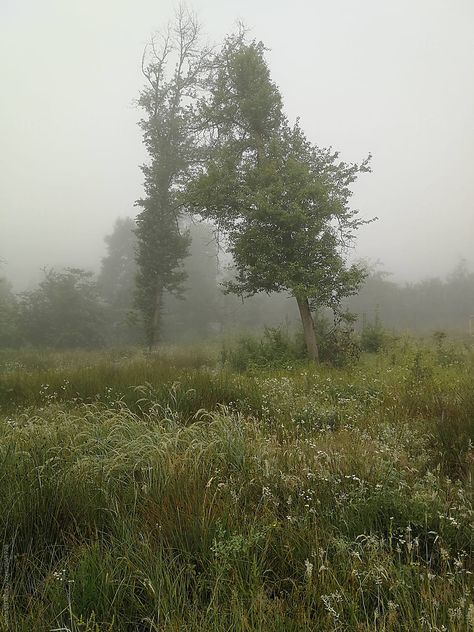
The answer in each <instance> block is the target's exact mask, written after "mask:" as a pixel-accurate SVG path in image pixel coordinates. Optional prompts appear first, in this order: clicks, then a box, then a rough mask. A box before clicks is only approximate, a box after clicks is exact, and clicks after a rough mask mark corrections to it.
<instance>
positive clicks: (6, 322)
mask: <svg viewBox="0 0 474 632" xmlns="http://www.w3.org/2000/svg"><path fill="white" fill-rule="evenodd" d="M19 342H20V331H19V327H18V301H17V299H16V297H15V295H14V294H13V292H12V290H11V287H10V284H9V283H8V282H7V280H6V279H3V278H0V348H2V347H3V348H5V347H16V346H17V345H18V344H19Z"/></svg>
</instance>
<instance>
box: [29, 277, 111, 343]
mask: <svg viewBox="0 0 474 632" xmlns="http://www.w3.org/2000/svg"><path fill="white" fill-rule="evenodd" d="M20 321H21V325H22V329H23V332H24V337H25V339H26V340H27V341H28V342H29V343H31V344H33V345H37V346H44V347H56V348H73V347H86V348H87V347H89V348H91V347H98V346H101V345H103V344H104V342H105V323H106V321H105V312H104V306H103V304H102V303H101V301H100V299H99V294H98V291H97V284H96V282H95V281H94V279H93V275H92V273H91V272H86V271H84V270H81V269H77V268H66V269H65V270H63V271H56V270H47V271H45V276H44V279H43V281H41V283H40V284H39V287H38V288H37V289H36V290H33V291H30V292H24V293H23V294H22V295H21V301H20Z"/></svg>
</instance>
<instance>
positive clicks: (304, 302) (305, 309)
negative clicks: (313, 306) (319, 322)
mask: <svg viewBox="0 0 474 632" xmlns="http://www.w3.org/2000/svg"><path fill="white" fill-rule="evenodd" d="M296 301H297V303H298V307H299V310H300V316H301V322H302V323H303V333H304V341H305V343H306V351H307V353H308V358H309V359H310V360H312V361H313V362H319V349H318V343H317V342H316V331H315V329H314V320H313V316H312V314H311V310H310V308H309V302H308V299H307V297H306V296H304V297H296Z"/></svg>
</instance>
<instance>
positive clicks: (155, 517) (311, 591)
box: [0, 334, 474, 632]
mask: <svg viewBox="0 0 474 632" xmlns="http://www.w3.org/2000/svg"><path fill="white" fill-rule="evenodd" d="M278 338H279V335H278V334H275V335H274V339H276V340H278ZM393 344H394V347H393V349H392V351H391V353H392V354H394V360H393V358H392V355H389V354H388V353H387V352H386V350H383V351H382V352H380V353H379V354H372V355H368V354H367V355H365V356H364V357H363V359H362V360H361V363H360V365H356V366H352V367H350V368H338V369H335V368H329V367H324V366H318V367H316V366H314V365H311V364H306V365H297V366H295V367H294V368H293V369H285V370H281V369H279V370H265V369H260V370H258V371H255V373H254V375H252V376H236V375H232V374H229V373H221V372H219V371H218V370H216V369H217V365H216V358H215V357H211V356H207V357H206V355H205V354H204V355H202V356H201V358H200V363H199V364H197V365H195V364H194V362H195V358H196V354H195V353H194V352H192V350H189V351H188V352H186V351H185V350H181V351H180V352H179V353H178V352H174V353H170V354H169V355H168V357H167V358H165V357H162V358H161V359H160V360H159V361H158V360H157V358H156V356H154V355H150V356H146V357H145V356H143V354H141V355H137V356H136V357H130V356H129V357H124V355H123V352H122V354H118V353H117V352H114V353H112V352H104V355H103V357H102V358H101V357H100V356H99V354H97V353H86V352H80V353H76V354H72V353H65V354H63V355H62V356H61V355H60V354H57V353H49V354H45V353H43V354H41V355H39V356H38V357H37V360H36V365H35V359H34V356H33V355H32V353H31V352H26V351H25V352H23V353H21V354H19V355H18V356H17V363H18V364H19V363H21V362H23V363H24V365H25V366H24V367H18V366H17V367H15V366H13V365H14V356H13V355H12V352H6V351H4V352H3V353H2V354H1V355H0V360H1V368H2V374H1V378H0V379H1V381H2V382H3V383H4V384H7V383H8V384H10V386H11V385H12V382H11V381H10V382H9V380H11V379H12V377H13V376H16V379H17V380H18V381H19V380H20V379H23V380H24V381H25V382H27V381H28V380H30V388H32V387H33V383H34V382H35V380H36V383H39V382H40V380H41V379H42V378H44V377H46V374H45V373H44V372H45V371H48V373H47V377H48V379H51V381H52V380H53V379H54V375H56V378H55V379H56V380H57V384H59V383H63V384H64V380H65V379H69V380H70V381H71V382H74V389H75V390H76V391H78V392H81V393H82V395H83V396H84V395H85V394H86V389H89V391H88V392H89V394H91V393H93V389H94V384H96V387H97V394H100V393H101V391H100V389H101V387H102V385H103V384H105V383H108V385H109V387H110V388H111V389H112V390H113V391H114V392H115V396H114V395H113V394H110V398H109V399H108V400H107V401H105V400H104V401H103V402H102V403H101V401H100V400H96V403H94V404H91V403H85V402H84V401H83V402H80V401H73V400H72V399H69V398H66V397H64V398H61V397H57V398H53V399H50V400H48V399H43V401H42V403H41V404H40V403H39V402H36V403H35V405H34V406H31V404H33V403H34V402H33V400H32V399H30V400H29V401H26V400H25V401H24V402H23V404H29V405H30V407H29V408H24V407H19V406H18V407H17V408H16V409H13V410H11V411H10V412H8V413H5V412H4V413H2V414H0V459H1V462H2V481H3V484H2V485H1V486H0V502H1V503H2V506H3V507H4V508H5V510H4V511H3V512H1V514H0V539H1V541H2V562H1V563H2V576H1V581H2V604H1V606H0V628H1V626H3V628H4V629H5V630H7V629H14V630H18V631H19V632H26V631H27V630H42V629H48V630H50V629H57V628H67V629H70V630H75V631H76V632H77V631H84V632H98V631H99V630H100V631H102V630H107V631H110V632H111V631H112V630H113V631H114V632H116V631H118V632H128V631H129V630H140V629H146V630H156V631H158V630H160V631H165V632H171V631H175V630H193V631H195V632H198V630H217V631H221V630H222V631H224V630H229V629H232V630H234V629H235V630H244V629H247V630H262V632H263V631H264V630H276V631H278V632H286V631H287V630H292V631H294V632H297V631H299V630H314V629H317V630H345V629H347V630H352V629H354V630H361V631H365V632H369V631H370V632H371V631H372V630H374V629H377V630H387V631H389V630H391V631H395V630H400V631H401V630H423V629H429V626H431V628H432V629H439V630H441V629H443V627H444V629H446V630H447V631H448V632H459V631H461V632H470V629H471V627H472V625H471V623H472V617H473V615H474V603H473V601H472V592H471V589H472V576H471V573H472V571H473V567H472V559H473V557H472V555H473V539H472V520H473V517H474V514H473V511H474V509H473V506H472V494H471V490H470V480H471V473H470V470H469V464H471V465H472V448H470V447H469V441H468V440H467V438H464V439H463V440H462V442H461V441H457V439H456V440H452V441H450V442H449V443H444V442H443V441H444V439H443V440H442V439H441V437H440V436H439V434H438V432H439V431H440V430H441V427H442V426H441V425H442V424H444V430H443V432H444V436H445V438H446V439H447V438H448V437H449V436H452V437H453V436H455V437H458V438H459V437H461V435H462V436H464V434H463V433H464V431H461V426H464V425H465V424H467V423H468V419H469V416H471V419H472V418H473V413H474V400H473V398H472V393H473V392H474V388H473V386H474V384H473V377H472V371H471V366H472V364H471V363H472V358H471V357H470V356H465V357H464V360H463V362H462V363H458V364H456V365H452V366H440V365H439V364H438V363H437V360H436V353H435V350H434V349H433V348H432V347H429V346H426V345H423V344H421V343H419V342H417V343H416V344H415V343H414V342H413V341H406V340H405V341H399V342H396V343H393ZM106 354H108V355H106ZM417 355H419V356H420V357H419V360H418V361H417V362H418V363H422V364H423V365H425V366H431V367H432V371H431V374H430V375H428V374H425V375H424V377H423V378H422V379H414V377H413V376H412V375H411V369H410V367H411V366H412V365H413V362H414V358H416V356H417ZM105 359H107V362H104V360H105ZM153 362H155V363H156V364H155V366H154V367H153V366H152V368H151V369H150V364H152V365H153ZM107 365H108V367H109V368H108V373H107ZM35 366H36V367H37V368H35ZM26 367H28V368H27V371H26V370H25V368H26ZM38 367H42V368H38ZM191 369H192V370H191ZM80 370H82V375H83V377H82V382H80V379H79V376H80V374H81V371H80ZM147 370H148V371H149V372H148V373H146V371H147ZM140 372H141V373H140ZM153 372H154V376H153ZM180 374H181V375H183V374H184V379H183V384H182V385H177V384H175V385H174V386H173V384H170V382H172V381H174V379H175V378H176V377H177V376H178V375H180ZM101 375H104V377H103V378H102V379H103V382H100V379H101V377H100V376H101ZM86 376H87V378H88V379H87V380H86V379H85V378H86ZM134 376H135V378H134ZM145 378H150V379H151V380H152V381H153V383H151V382H150V383H149V384H145V383H143V382H142V385H141V386H139V387H138V388H135V394H136V397H138V398H141V399H142V401H145V400H149V401H152V400H153V398H154V397H155V394H156V392H157V391H158V389H159V386H160V384H162V385H163V389H164V384H165V383H167V387H166V388H167V389H168V399H167V400H165V399H161V400H156V399H155V400H154V402H155V404H154V405H151V406H150V405H149V404H147V405H146V406H145V407H144V408H143V409H142V410H141V412H139V414H137V413H136V412H133V410H132V407H133V406H135V404H136V401H135V404H133V402H132V400H131V399H130V400H129V401H124V400H123V399H122V397H121V395H120V393H121V392H122V390H123V386H124V385H125V384H126V383H130V382H131V381H132V380H133V379H136V380H137V381H139V380H140V379H142V380H143V379H145ZM190 380H194V383H193V386H192V387H191V381H190ZM219 383H220V386H218V385H219ZM57 384H55V385H54V388H55V389H56V388H57ZM232 384H233V387H232V388H233V389H234V393H233V395H232V398H233V399H232V400H231V399H227V397H230V396H231V388H230V387H231V385H232ZM238 384H240V388H241V389H242V390H241V396H240V399H239V397H237V388H236V385H238ZM225 389H228V390H227V394H226V390H225ZM193 390H194V391H196V394H194V393H193ZM244 391H245V398H246V399H247V401H246V402H244V399H245V398H242V394H243V393H244ZM32 392H33V390H32V391H31V393H32ZM163 392H164V390H163ZM252 392H253V393H254V395H253V396H251V395H250V393H252ZM252 397H253V399H252ZM117 398H118V399H117ZM194 398H195V399H194ZM193 399H194V405H197V403H198V400H199V402H200V405H201V406H202V407H204V408H207V410H208V411H213V412H205V411H203V410H201V411H200V412H199V413H198V414H194V418H193V417H192V416H191V417H190V415H189V413H190V401H193ZM19 403H20V402H18V404H19ZM222 404H227V407H223V406H222ZM136 410H138V409H136ZM196 412H198V411H196ZM458 421H459V423H460V425H459V432H458V431H457V430H456V432H455V433H452V434H450V433H451V430H452V429H453V426H454V424H455V423H457V422H458ZM437 424H440V427H439V429H438V428H437ZM466 427H467V426H466ZM455 455H456V457H455ZM453 465H454V467H453ZM460 466H461V467H460ZM447 474H448V475H449V478H448V477H447V476H446V475H447Z"/></svg>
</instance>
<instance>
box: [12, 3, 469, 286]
mask: <svg viewBox="0 0 474 632" xmlns="http://www.w3.org/2000/svg"><path fill="white" fill-rule="evenodd" d="M175 6H176V3H175V2H171V1H169V0H153V1H152V0H0V80H1V99H0V257H1V258H2V259H4V260H5V262H6V263H5V264H4V266H3V273H4V274H6V275H7V276H8V277H9V278H10V279H12V280H14V281H15V283H16V286H17V288H19V289H22V288H24V287H26V286H28V284H29V283H32V282H33V281H34V280H36V279H37V278H38V275H39V270H40V268H41V267H43V266H45V265H46V266H51V265H71V266H81V267H89V268H90V267H98V265H99V263H100V258H101V256H103V254H104V243H103V237H104V235H105V234H107V233H110V231H111V230H112V227H113V224H114V221H115V218H116V217H118V216H125V215H134V214H135V212H136V210H135V208H134V201H135V200H136V199H137V198H138V197H140V195H141V193H142V174H141V171H140V170H139V164H140V163H142V162H143V161H144V160H145V154H144V151H143V147H142V144H141V136H140V130H139V128H138V126H137V121H138V119H139V117H140V113H139V111H138V110H137V109H136V108H135V107H134V105H133V101H134V99H135V98H136V97H137V95H138V92H139V90H140V87H141V86H142V83H143V80H142V76H141V72H140V61H141V55H142V51H143V48H144V45H145V44H146V42H147V41H148V39H149V37H150V35H151V34H152V33H153V31H155V30H156V29H158V28H160V26H162V25H164V24H166V22H167V21H168V20H169V19H170V18H171V17H172V16H173V12H174V8H175ZM188 6H190V7H191V8H193V9H194V10H195V11H196V13H197V14H198V18H199V19H200V21H201V23H202V24H203V27H204V30H205V31H206V32H207V34H208V37H209V40H210V41H213V42H218V41H219V40H221V39H222V38H223V36H224V35H225V34H226V33H228V32H230V31H232V30H233V28H234V26H235V23H236V21H237V20H243V21H244V22H245V23H246V24H247V25H248V26H249V27H250V28H251V29H252V34H253V36H254V37H256V38H257V39H261V40H262V41H263V42H264V43H265V44H266V45H267V46H268V48H269V49H270V50H269V52H268V60H269V63H270V68H271V72H272V76H273V78H274V80H275V81H276V83H277V84H278V86H279V87H280V89H281V91H282V94H283V98H284V103H285V107H286V112H287V114H288V116H289V118H290V120H294V119H295V117H297V116H299V117H300V118H301V124H302V126H303V128H304V129H305V131H306V133H307V135H308V137H309V138H310V139H311V140H312V141H314V142H316V143H317V144H319V145H321V146H327V145H332V146H333V147H334V148H335V149H338V150H339V151H340V152H341V156H342V157H343V158H344V159H346V160H354V161H360V160H362V159H363V158H365V156H366V155H367V154H368V153H369V152H371V153H372V154H373V173H372V174H367V175H365V176H363V177H362V179H361V181H360V183H359V184H358V185H357V189H356V194H355V197H354V202H355V205H356V207H357V208H359V209H360V210H361V212H362V214H363V215H364V216H365V217H367V218H369V217H372V216H374V215H377V216H378V217H379V220H378V221H377V222H376V223H374V224H371V225H370V226H367V227H365V228H363V229H361V231H360V233H359V238H358V243H357V250H356V255H357V256H359V257H364V258H369V259H370V260H372V261H377V260H380V261H382V262H383V265H384V268H385V269H387V270H389V271H391V272H393V273H394V278H395V279H396V280H413V279H419V278H425V277H429V276H435V275H440V276H444V275H445V274H446V273H447V272H449V271H450V270H451V269H452V268H453V267H454V266H455V265H456V263H457V262H459V260H460V259H461V258H463V257H464V258H466V259H467V260H468V262H469V264H470V267H471V269H473V268H474V249H473V242H474V44H473V33H474V1H473V0H331V1H329V0H325V1H323V0H306V1H303V0H292V1H291V2H289V1H288V0H286V1H281V0H240V2H239V3H233V2H225V1H224V0H195V1H194V2H193V3H189V5H188Z"/></svg>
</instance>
